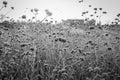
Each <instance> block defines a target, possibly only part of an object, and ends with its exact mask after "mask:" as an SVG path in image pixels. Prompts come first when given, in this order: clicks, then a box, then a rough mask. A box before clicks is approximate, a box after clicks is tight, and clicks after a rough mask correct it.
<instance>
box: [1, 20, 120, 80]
mask: <svg viewBox="0 0 120 80" xmlns="http://www.w3.org/2000/svg"><path fill="white" fill-rule="evenodd" d="M66 21H67V22H66ZM66 21H64V22H62V23H59V24H47V23H32V22H31V23H28V22H24V23H23V22H7V21H6V22H2V23H1V24H0V80H119V79H120V67H119V66H120V62H119V60H120V32H119V30H118V29H119V27H120V25H97V26H96V25H91V24H87V23H80V24H78V23H76V22H74V21H77V20H71V21H72V22H71V21H69V20H66ZM68 23H69V25H68ZM71 23H72V25H71ZM76 25H77V26H76ZM68 26H69V27H68ZM100 27H101V28H100Z"/></svg>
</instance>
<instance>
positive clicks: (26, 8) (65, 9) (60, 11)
mask: <svg viewBox="0 0 120 80" xmlns="http://www.w3.org/2000/svg"><path fill="white" fill-rule="evenodd" d="M2 1H4V0H0V7H1V6H2ZM6 1H8V7H7V8H6V9H3V10H2V11H0V14H5V13H6V12H8V11H9V10H10V7H11V6H13V7H15V10H14V11H11V12H10V13H9V14H8V15H7V16H10V17H12V18H15V19H19V17H21V16H22V15H27V18H32V16H33V14H32V13H31V12H30V9H33V8H38V9H39V14H38V16H37V19H39V20H42V19H43V18H44V17H45V16H46V14H45V9H48V10H49V11H50V12H52V13H53V15H52V16H51V17H49V18H48V19H51V18H53V20H57V21H60V20H62V19H63V20H66V19H83V18H84V17H82V16H81V14H82V12H83V11H85V10H87V11H89V13H88V14H87V15H86V17H89V15H90V14H93V13H94V10H93V8H103V11H106V12H107V14H106V15H102V17H101V21H102V23H109V22H111V21H113V20H114V18H115V17H116V15H117V14H118V13H120V5H119V3H120V0H83V2H82V3H79V2H78V1H81V0H6ZM89 5H91V7H89ZM98 15H99V14H98ZM93 18H95V17H93Z"/></svg>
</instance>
